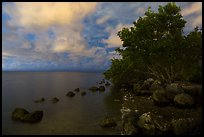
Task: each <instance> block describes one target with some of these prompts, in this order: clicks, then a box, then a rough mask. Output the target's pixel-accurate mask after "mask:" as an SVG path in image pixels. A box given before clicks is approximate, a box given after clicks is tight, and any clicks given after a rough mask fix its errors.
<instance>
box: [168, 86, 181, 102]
mask: <svg viewBox="0 0 204 137" xmlns="http://www.w3.org/2000/svg"><path fill="white" fill-rule="evenodd" d="M165 89H166V93H167V98H168V99H169V100H170V101H173V100H174V97H175V96H176V95H177V94H181V93H184V90H183V88H182V87H181V84H180V83H171V84H168V85H167V86H166V88H165Z"/></svg>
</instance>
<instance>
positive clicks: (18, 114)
mask: <svg viewBox="0 0 204 137" xmlns="http://www.w3.org/2000/svg"><path fill="white" fill-rule="evenodd" d="M28 113H29V112H28V111H27V110H25V109H24V108H15V110H14V111H13V112H12V119H13V120H23V118H24V116H25V115H26V114H28Z"/></svg>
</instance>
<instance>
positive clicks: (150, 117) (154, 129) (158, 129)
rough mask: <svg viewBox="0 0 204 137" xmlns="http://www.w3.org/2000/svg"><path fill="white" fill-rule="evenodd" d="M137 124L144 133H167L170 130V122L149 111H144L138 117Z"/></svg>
mask: <svg viewBox="0 0 204 137" xmlns="http://www.w3.org/2000/svg"><path fill="white" fill-rule="evenodd" d="M137 125H138V126H139V128H140V129H141V130H142V132H143V134H145V135H160V134H167V133H168V132H169V131H170V130H171V127H170V124H169V123H168V122H167V121H165V120H164V119H163V118H162V117H161V116H157V115H154V114H152V113H150V112H148V113H144V114H142V115H141V116H140V117H139V120H138V122H137Z"/></svg>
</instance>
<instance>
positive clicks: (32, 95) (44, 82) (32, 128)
mask: <svg viewBox="0 0 204 137" xmlns="http://www.w3.org/2000/svg"><path fill="white" fill-rule="evenodd" d="M102 79H103V75H102V74H101V73H78V72H76V73H75V72H3V73H2V133H3V134H83V135H90V134H96V135H99V134H109V135H112V134H120V128H119V126H117V127H116V128H108V129H104V128H101V127H100V126H99V121H100V120H101V119H103V117H104V115H105V114H109V115H111V116H113V117H114V118H115V120H116V121H117V123H118V124H120V108H121V104H120V103H118V102H114V101H113V100H114V99H117V97H119V96H120V95H119V93H118V92H115V91H111V89H112V87H111V86H110V87H106V91H105V92H91V91H88V88H89V87H91V86H98V84H97V83H96V82H99V81H100V80H102ZM77 87H79V88H80V89H81V91H86V92H87V94H86V95H85V96H81V94H80V92H81V91H80V92H79V93H76V95H75V96H74V97H73V98H69V97H67V96H66V93H67V92H68V91H73V90H74V89H75V88H77ZM41 97H44V98H45V99H46V101H45V102H43V103H34V100H37V99H40V98H41ZM53 97H57V98H59V99H60V101H59V102H58V103H52V102H51V101H50V99H51V98H53ZM16 107H22V108H25V109H27V110H28V111H34V110H43V111H44V116H43V118H42V120H41V121H40V122H39V123H35V124H29V123H20V122H16V121H12V119H11V113H12V111H13V110H14V109H15V108H16Z"/></svg>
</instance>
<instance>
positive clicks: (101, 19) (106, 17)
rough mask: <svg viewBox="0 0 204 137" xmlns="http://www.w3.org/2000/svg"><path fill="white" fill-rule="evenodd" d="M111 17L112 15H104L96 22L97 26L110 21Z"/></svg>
mask: <svg viewBox="0 0 204 137" xmlns="http://www.w3.org/2000/svg"><path fill="white" fill-rule="evenodd" d="M111 16H112V15H105V16H103V17H101V18H99V19H98V20H97V21H96V23H97V24H99V25H100V24H103V23H105V22H106V21H107V20H108V19H110V18H111Z"/></svg>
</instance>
